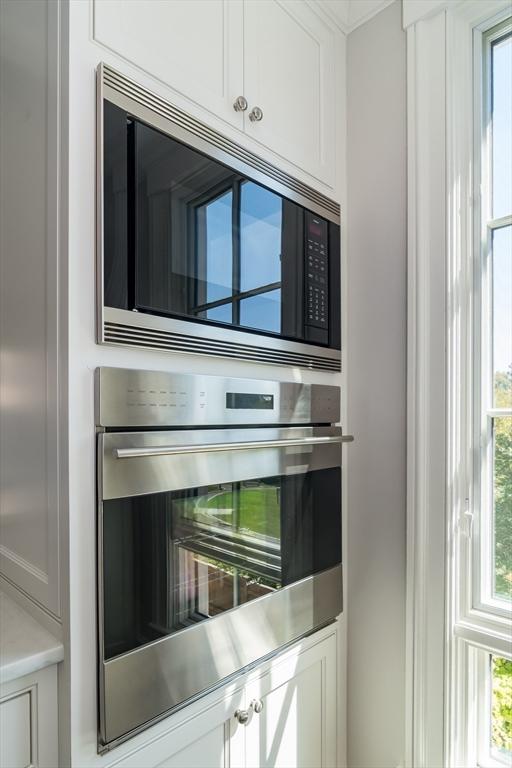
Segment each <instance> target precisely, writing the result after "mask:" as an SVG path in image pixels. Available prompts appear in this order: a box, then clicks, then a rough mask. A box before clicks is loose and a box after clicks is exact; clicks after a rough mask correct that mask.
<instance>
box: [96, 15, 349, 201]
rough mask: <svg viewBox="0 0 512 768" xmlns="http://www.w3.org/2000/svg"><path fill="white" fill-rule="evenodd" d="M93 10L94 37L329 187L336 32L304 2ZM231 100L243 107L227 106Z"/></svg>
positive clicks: (332, 157) (332, 164)
mask: <svg viewBox="0 0 512 768" xmlns="http://www.w3.org/2000/svg"><path fill="white" fill-rule="evenodd" d="M93 7H94V39H95V40H96V42H98V43H100V44H101V45H103V46H105V47H107V48H109V49H110V50H112V51H114V52H115V53H116V54H118V55H120V56H122V57H123V58H124V59H126V60H127V61H129V62H130V63H131V64H134V65H135V66H137V67H138V68H139V69H141V70H144V71H145V72H147V73H148V74H150V75H151V76H153V77H155V78H158V79H159V80H160V81H162V82H163V83H165V84H166V85H168V86H170V87H171V88H173V89H174V90H176V91H179V92H180V93H182V94H183V95H184V96H186V97H187V98H189V99H191V100H192V101H194V102H196V103H197V104H198V105H199V106H200V107H202V108H203V109H207V110H208V111H209V112H211V113H213V114H214V115H216V116H217V117H220V118H221V119H222V120H224V121H225V122H227V123H229V124H230V125H232V126H234V127H235V128H237V129H238V130H240V131H243V132H244V133H245V134H246V135H247V136H248V137H250V139H251V140H252V141H253V142H258V144H260V145H262V146H264V147H266V148H267V149H269V150H270V151H271V152H272V153H273V154H275V155H278V156H280V157H281V158H283V159H284V160H286V161H288V162H289V163H292V164H293V165H294V166H296V167H297V168H300V169H302V170H303V171H305V172H306V173H307V174H308V175H309V176H312V177H314V178H315V179H317V180H318V181H320V182H322V183H324V184H326V185H327V186H330V187H332V186H333V184H334V171H335V120H336V108H335V105H336V86H335V75H334V73H335V68H336V41H337V37H336V33H335V31H334V29H333V27H332V26H330V25H329V24H328V23H327V22H326V21H324V19H323V17H321V16H320V15H319V14H318V13H317V12H315V11H314V10H313V9H312V7H311V6H310V5H308V4H307V3H306V2H298V1H297V0H293V1H292V0H194V2H188V1H187V0H130V2H129V3H127V2H126V0H93ZM240 96H242V97H244V98H245V100H246V108H245V109H243V108H242V109H238V110H236V109H235V102H236V100H237V98H238V97H240ZM205 119H206V120H207V119H208V118H207V116H206V117H205ZM274 162H279V158H274Z"/></svg>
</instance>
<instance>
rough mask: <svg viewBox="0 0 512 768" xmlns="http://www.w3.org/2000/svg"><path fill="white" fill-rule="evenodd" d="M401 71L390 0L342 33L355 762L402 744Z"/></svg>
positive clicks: (400, 40)
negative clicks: (344, 41)
mask: <svg viewBox="0 0 512 768" xmlns="http://www.w3.org/2000/svg"><path fill="white" fill-rule="evenodd" d="M405 75H406V49H405V33H404V32H403V31H402V26H401V7H400V3H399V2H395V3H393V4H392V5H390V6H389V7H387V8H386V9H385V10H383V11H382V12H381V13H379V14H378V15H377V16H375V17H374V18H373V19H371V20H370V21H369V22H367V23H366V24H364V25H363V26H361V27H359V28H358V29H356V30H355V31H354V32H352V33H351V34H350V35H349V37H348V42H347V123H348V124H347V164H348V178H347V188H348V211H347V213H348V225H347V226H348V249H347V261H348V285H349V291H348V313H347V314H348V318H349V320H348V328H347V335H348V354H349V359H348V361H347V376H348V382H347V386H348V392H347V396H348V418H349V427H350V431H351V432H353V433H354V435H355V438H356V442H355V443H354V444H353V446H351V449H350V451H349V466H348V472H347V475H348V620H347V625H348V695H347V700H348V730H347V740H348V766H349V767H350V768H358V766H360V767H361V768H363V767H364V768H377V766H378V767H379V768H381V767H382V768H384V767H385V768H388V766H389V767H392V766H397V765H399V764H400V763H401V761H402V760H403V754H404V733H405V725H404V653H405V493H406V452H405V449H406V445H405V440H406V123H405V116H406V102H405V100H406V80H405Z"/></svg>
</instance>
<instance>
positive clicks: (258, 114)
mask: <svg viewBox="0 0 512 768" xmlns="http://www.w3.org/2000/svg"><path fill="white" fill-rule="evenodd" d="M249 120H250V121H251V122H253V123H259V122H260V120H263V110H262V109H260V107H253V108H252V109H251V111H250V112H249Z"/></svg>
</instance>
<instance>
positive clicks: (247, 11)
mask: <svg viewBox="0 0 512 768" xmlns="http://www.w3.org/2000/svg"><path fill="white" fill-rule="evenodd" d="M244 22H245V25H244V80H245V82H244V95H245V97H246V98H247V100H248V103H249V107H248V110H247V112H246V116H245V129H246V131H247V132H248V133H249V134H250V135H251V136H252V137H253V138H254V139H256V140H257V141H259V142H260V143H262V144H265V145H266V146H267V147H269V148H270V149H272V150H273V151H274V152H277V153H278V154H279V155H282V157H285V158H287V159H288V160H291V161H292V162H293V163H294V164H295V165H298V166H299V167H301V168H303V169H304V170H306V171H308V173H310V174H311V175H312V176H315V177H316V178H317V179H319V180H320V181H324V182H326V183H327V184H329V185H331V184H332V182H333V178H332V174H333V172H334V154H335V143H334V142H335V117H336V115H335V100H336V94H335V86H334V61H335V37H334V34H333V31H332V29H330V28H329V27H328V26H327V25H326V24H325V23H324V22H323V21H322V20H321V19H320V17H319V16H318V15H317V14H316V13H314V12H313V11H312V10H311V8H310V7H309V6H308V5H306V3H303V2H302V3H301V2H281V1H279V0H246V2H245V3H244ZM255 106H257V107H259V109H261V112H262V117H261V120H251V119H250V118H251V116H252V117H254V114H253V113H252V110H253V109H254V107H255ZM257 116H259V115H257Z"/></svg>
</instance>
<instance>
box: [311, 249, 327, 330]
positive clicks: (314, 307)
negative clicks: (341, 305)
mask: <svg viewBox="0 0 512 768" xmlns="http://www.w3.org/2000/svg"><path fill="white" fill-rule="evenodd" d="M306 254H307V255H306V323H307V325H315V326H317V327H319V328H327V325H328V310H327V307H328V281H327V274H328V263H327V254H326V248H325V243H323V242H321V241H317V240H314V239H312V238H308V239H307V248H306Z"/></svg>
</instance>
